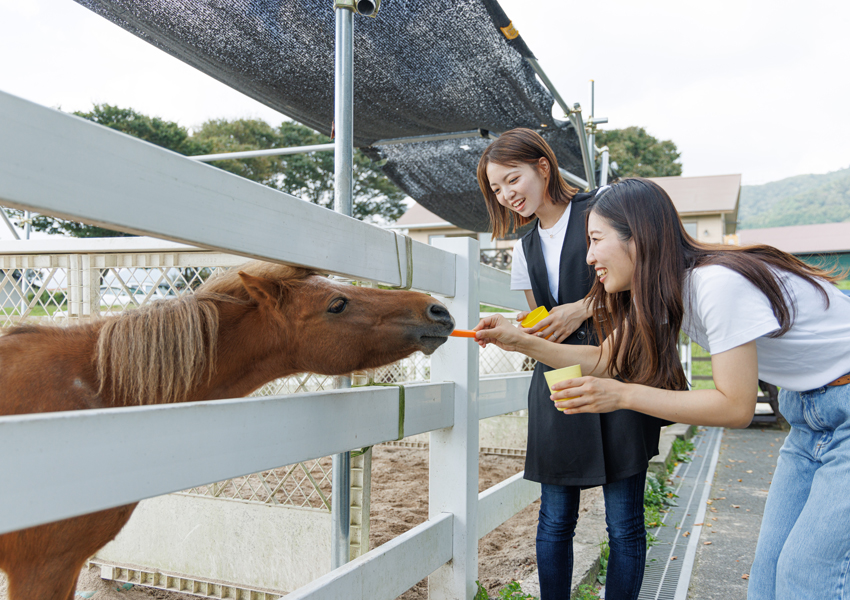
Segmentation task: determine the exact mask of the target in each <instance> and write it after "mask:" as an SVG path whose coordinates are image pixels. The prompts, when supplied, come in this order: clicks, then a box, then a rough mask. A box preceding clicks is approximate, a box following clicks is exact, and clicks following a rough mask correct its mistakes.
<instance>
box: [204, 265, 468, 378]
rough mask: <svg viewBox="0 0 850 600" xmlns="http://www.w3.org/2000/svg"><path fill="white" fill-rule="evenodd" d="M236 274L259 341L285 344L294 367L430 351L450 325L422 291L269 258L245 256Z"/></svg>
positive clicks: (333, 369) (334, 366)
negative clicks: (345, 278)
mask: <svg viewBox="0 0 850 600" xmlns="http://www.w3.org/2000/svg"><path fill="white" fill-rule="evenodd" d="M237 275H238V278H239V282H240V284H241V286H242V288H243V290H244V294H245V295H247V298H246V299H247V300H248V301H249V303H250V306H251V308H252V311H250V312H253V318H255V319H256V320H257V322H258V323H262V327H261V328H260V331H261V334H262V335H263V336H264V337H265V340H264V341H265V342H266V343H270V344H271V346H274V344H275V343H279V344H280V345H281V347H282V348H285V351H284V354H286V355H288V360H289V361H291V362H292V363H294V364H295V365H296V367H297V370H298V371H305V372H306V371H310V372H314V373H322V374H326V375H344V374H347V373H351V372H352V371H356V370H361V369H372V368H376V367H379V366H383V365H386V364H389V363H392V362H395V361H397V360H401V359H402V358H404V357H406V356H409V355H410V354H412V353H414V352H416V351H421V352H424V353H425V354H431V353H432V352H434V351H435V350H436V349H437V348H438V347H439V346H440V345H442V344H443V343H444V342H445V341H446V338H447V336H448V335H449V334H450V333H451V332H452V330H453V329H454V320H453V319H452V317H451V315H450V314H449V312H448V310H447V309H446V307H445V306H443V305H442V304H441V303H439V302H437V301H436V300H434V299H433V298H431V297H430V296H427V295H426V294H421V293H419V292H409V291H396V290H381V289H373V288H365V287H360V286H355V285H350V284H345V283H340V282H336V281H333V280H331V279H328V278H327V277H324V276H322V275H319V274H317V273H315V272H312V271H309V270H306V269H298V268H293V267H285V266H280V265H272V264H269V263H249V264H248V265H245V266H243V267H241V268H240V270H238V271H237ZM199 291H200V290H199ZM234 295H237V296H238V295H239V294H235V293H234ZM271 346H270V347H271Z"/></svg>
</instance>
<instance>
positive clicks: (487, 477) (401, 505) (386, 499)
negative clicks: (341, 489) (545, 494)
mask: <svg viewBox="0 0 850 600" xmlns="http://www.w3.org/2000/svg"><path fill="white" fill-rule="evenodd" d="M523 463H524V459H523V458H520V457H514V456H497V455H490V454H482V455H481V456H480V460H479V464H480V466H479V486H478V489H479V492H480V491H484V490H486V489H487V488H489V487H491V486H493V485H495V484H497V483H499V482H500V481H502V480H504V479H507V478H508V477H510V476H511V475H514V474H516V473H518V472H519V471H521V470H522V469H523ZM538 508H539V501H538V502H535V503H534V504H532V505H530V506H528V507H526V508H525V509H524V510H523V511H521V512H520V513H518V514H517V515H515V516H514V517H513V518H511V519H510V520H508V521H507V522H506V523H504V524H503V525H502V526H501V527H498V528H497V529H495V530H493V531H492V532H490V533H489V534H487V535H486V536H485V537H484V538H483V539H481V540H480V541H479V543H478V558H479V564H478V574H479V580H480V581H481V584H482V585H484V587H486V588H487V590H488V592H489V594H490V596H491V597H495V596H496V590H498V589H500V588H501V587H503V586H504V585H506V584H508V583H510V582H511V581H512V580H514V579H516V580H522V579H523V578H524V577H526V576H528V574H530V573H531V572H533V571H534V569H535V568H536V564H535V553H534V537H535V532H536V528H537V511H538ZM427 518H428V450H426V449H410V448H397V447H389V446H377V447H375V448H374V449H373V457H372V509H371V520H370V527H371V535H370V544H371V547H372V548H376V547H378V546H380V545H381V544H383V543H385V542H387V541H389V540H391V539H392V538H394V537H397V536H398V535H401V534H402V533H404V532H405V531H408V530H409V529H412V528H413V527H415V526H416V525H419V524H420V523H423V522H424V521H426V520H427ZM427 585H428V583H427V580H423V581H420V582H419V583H417V584H416V585H415V586H414V587H412V588H411V589H410V590H408V591H407V592H405V593H404V594H402V595H401V596H400V597H399V600H426V599H427V597H428V594H427ZM77 590H78V596H77V598H80V597H81V596H80V593H81V592H94V594H93V595H91V596H90V595H89V594H85V596H84V597H87V598H93V599H94V600H151V599H152V598H153V599H156V600H197V598H198V597H197V596H192V595H188V594H178V593H174V592H166V591H162V590H157V589H152V588H146V587H142V586H134V587H132V588H130V589H126V590H124V589H121V588H120V587H119V585H118V584H116V583H115V582H110V581H103V580H101V579H100V569H99V568H84V569H83V570H82V572H81V573H80V578H79V580H78V582H77ZM0 600H7V595H6V580H5V576H3V574H2V572H0Z"/></svg>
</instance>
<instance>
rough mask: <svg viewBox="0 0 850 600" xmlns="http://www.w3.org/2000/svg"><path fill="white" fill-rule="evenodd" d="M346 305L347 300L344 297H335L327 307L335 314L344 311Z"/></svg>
mask: <svg viewBox="0 0 850 600" xmlns="http://www.w3.org/2000/svg"><path fill="white" fill-rule="evenodd" d="M346 306H348V300H346V299H345V298H337V299H336V300H334V301H333V302H331V305H330V306H329V307H328V312H329V313H333V314H335V315H337V314H339V313H341V312H342V311H344V310H345V307H346Z"/></svg>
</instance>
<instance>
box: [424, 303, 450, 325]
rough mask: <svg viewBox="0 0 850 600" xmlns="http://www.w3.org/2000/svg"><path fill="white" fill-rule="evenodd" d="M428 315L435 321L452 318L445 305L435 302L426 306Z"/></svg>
mask: <svg viewBox="0 0 850 600" xmlns="http://www.w3.org/2000/svg"><path fill="white" fill-rule="evenodd" d="M428 316H429V317H431V318H432V319H434V320H435V321H448V320H449V319H451V318H452V316H451V315H450V314H449V311H448V309H447V308H446V307H445V306H443V305H442V304H436V303H434V304H431V305H429V306H428Z"/></svg>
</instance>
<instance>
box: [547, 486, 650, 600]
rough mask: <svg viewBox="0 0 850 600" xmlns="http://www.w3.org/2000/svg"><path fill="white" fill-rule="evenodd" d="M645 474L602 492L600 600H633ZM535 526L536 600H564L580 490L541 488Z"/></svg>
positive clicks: (640, 565)
mask: <svg viewBox="0 0 850 600" xmlns="http://www.w3.org/2000/svg"><path fill="white" fill-rule="evenodd" d="M645 483H646V471H641V472H640V473H638V474H637V475H633V476H631V477H628V478H626V479H622V480H620V481H615V482H614V483H608V484H605V485H603V486H602V491H603V493H604V495H605V522H606V523H607V524H608V539H609V541H608V543H609V546H610V548H611V555H610V557H609V559H608V577H607V579H606V585H605V595H606V597H607V598H611V599H612V600H613V599H615V598H616V600H635V599H636V598H637V597H638V593H639V592H640V586H641V583H642V582H643V569H644V566H645V564H646V529H645V528H644V521H643V491H644V485H645ZM542 491H543V494H542V496H541V500H540V516H539V519H538V523H537V573H538V576H539V577H540V600H561V599H563V600H569V597H570V588H571V587H572V577H573V536H574V535H575V529H576V523H577V522H578V508H579V494H580V491H581V488H578V487H573V486H563V485H549V484H545V483H544V484H543V485H542Z"/></svg>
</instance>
